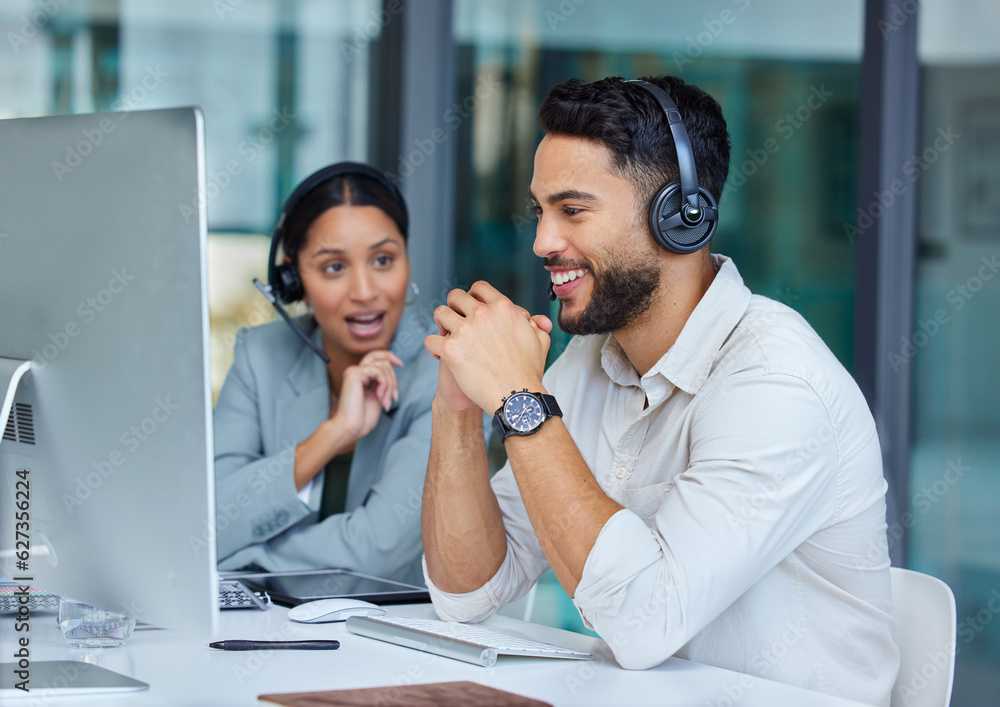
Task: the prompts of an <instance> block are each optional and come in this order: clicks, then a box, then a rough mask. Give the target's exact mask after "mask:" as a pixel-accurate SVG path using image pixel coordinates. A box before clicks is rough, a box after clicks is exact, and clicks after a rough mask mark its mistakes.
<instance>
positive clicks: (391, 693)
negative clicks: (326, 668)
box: [257, 682, 552, 707]
mask: <svg viewBox="0 0 1000 707" xmlns="http://www.w3.org/2000/svg"><path fill="white" fill-rule="evenodd" d="M257 699H258V700H260V702H262V703H263V704H275V705H281V706H282V707H468V706H469V705H476V707H552V704H551V703H549V702H542V701H541V700H533V699H531V698H530V697H523V696H521V695H515V694H514V693H513V692H506V691H505V690H498V689H496V688H495V687H487V686H486V685H480V684H479V683H475V682H431V683H425V684H423V685H390V686H388V687H366V688H362V689H357V690H323V691H322V692H283V693H280V694H276V695H259V696H258V697H257Z"/></svg>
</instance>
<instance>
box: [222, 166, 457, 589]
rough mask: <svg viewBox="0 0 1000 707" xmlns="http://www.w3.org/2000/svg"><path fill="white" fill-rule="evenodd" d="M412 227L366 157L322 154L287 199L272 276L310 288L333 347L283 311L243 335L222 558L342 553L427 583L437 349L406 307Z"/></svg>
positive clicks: (233, 386) (245, 560) (320, 559)
mask: <svg viewBox="0 0 1000 707" xmlns="http://www.w3.org/2000/svg"><path fill="white" fill-rule="evenodd" d="M406 237H407V213H406V206H405V204H404V203H403V200H402V196H401V195H400V194H399V192H398V191H396V189H395V187H393V186H392V185H391V184H390V183H389V182H388V181H387V180H386V178H385V177H384V176H383V175H382V174H381V173H379V172H377V171H375V170H374V169H373V168H371V167H368V166H367V165H360V164H355V163H340V164H338V165H333V166H332V167H327V168H325V169H324V170H320V171H319V172H317V173H316V174H314V175H312V176H311V177H309V178H308V179H306V180H305V181H304V182H303V183H302V185H300V186H299V188H298V189H297V190H296V192H295V193H293V195H292V196H291V197H290V198H289V200H288V202H287V203H286V210H285V213H284V214H283V216H282V219H281V220H280V221H279V226H278V228H277V229H276V232H275V234H274V238H275V239H276V242H275V246H277V242H278V241H279V240H280V245H281V246H282V249H283V251H284V253H285V257H284V263H285V265H284V266H283V267H281V268H272V274H271V277H270V279H271V281H272V282H271V285H272V286H274V285H275V282H274V280H275V278H276V277H278V279H279V280H280V281H281V283H279V284H278V286H277V288H278V289H279V292H280V293H281V294H283V295H284V296H283V297H282V299H284V301H292V300H295V299H299V298H301V299H303V300H304V301H305V302H306V303H307V304H309V306H310V308H311V310H312V314H311V316H309V317H307V318H305V319H304V320H300V321H303V322H304V324H305V327H306V332H307V333H308V335H309V337H310V338H311V340H312V341H314V342H315V343H316V344H318V345H319V346H320V347H322V350H323V351H324V352H325V353H326V355H327V357H328V358H329V363H328V364H326V363H324V362H323V360H322V359H321V358H320V357H319V356H318V355H317V354H316V353H314V351H313V350H311V349H310V348H309V347H308V346H307V345H306V344H305V343H304V342H303V341H302V340H301V339H300V338H299V337H298V336H297V335H296V333H295V332H294V331H292V329H291V328H289V327H288V326H287V325H286V324H285V323H284V322H282V321H277V322H272V323H270V324H266V325H263V326H259V327H255V328H253V329H244V330H241V331H240V332H239V334H238V335H237V338H236V347H235V356H234V358H235V360H234V362H233V366H232V368H231V369H230V371H229V374H228V375H227V376H226V381H225V383H224V384H223V386H222V390H221V392H220V394H219V399H218V402H217V404H216V407H215V454H216V456H215V469H216V489H217V490H216V493H217V496H218V498H217V509H218V520H217V522H218V533H217V538H218V551H219V558H220V562H219V567H220V569H224V570H233V569H241V568H245V567H254V568H262V569H264V570H267V571H282V570H291V569H314V568H326V567H341V568H346V569H353V570H357V571H362V572H365V573H366V574H373V575H377V576H381V577H387V578H391V579H397V580H400V581H406V582H411V583H416V584H421V585H422V584H423V580H422V573H421V570H420V551H421V543H420V499H421V494H422V489H423V481H424V473H425V471H426V468H427V457H428V454H429V450H430V439H431V401H432V400H433V398H434V391H435V387H436V384H437V362H436V361H435V360H434V358H433V357H432V356H431V355H430V354H428V353H427V352H426V350H425V349H424V347H423V339H424V336H425V335H426V334H427V333H428V332H427V331H424V330H422V329H421V328H420V327H419V326H418V325H417V323H416V322H415V321H414V319H413V318H412V317H411V316H410V315H408V314H406V313H405V312H404V308H405V304H406V299H407V293H408V292H410V291H411V290H414V291H415V286H412V285H411V283H410V261H409V258H408V256H407V250H406V245H407V243H406ZM274 250H275V249H274V248H272V253H273V252H274ZM282 270H283V271H284V272H283V273H280V271H282ZM275 273H279V274H278V275H277V276H276V275H275Z"/></svg>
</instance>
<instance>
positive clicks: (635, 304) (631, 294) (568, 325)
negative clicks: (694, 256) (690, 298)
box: [559, 257, 660, 335]
mask: <svg viewBox="0 0 1000 707" xmlns="http://www.w3.org/2000/svg"><path fill="white" fill-rule="evenodd" d="M590 274H591V277H593V278H594V286H593V290H592V292H591V295H590V302H589V303H588V304H587V307H586V308H585V309H584V310H583V311H582V312H581V313H580V314H578V315H577V316H575V317H569V316H566V315H565V314H564V313H563V306H562V303H561V302H560V304H559V328H560V329H562V330H563V331H564V332H566V333H567V334H575V335H586V334H609V333H611V332H613V331H616V330H618V329H622V328H624V327H625V326H627V325H629V324H631V323H632V322H634V321H636V320H637V319H638V318H639V317H640V316H642V315H643V313H645V312H646V311H647V310H648V309H649V308H650V306H652V304H653V302H654V301H655V299H656V295H657V291H658V290H659V288H660V270H659V268H656V267H652V266H647V265H637V264H632V263H628V262H626V261H624V260H623V259H621V258H620V257H617V258H612V259H609V261H608V265H607V266H605V267H603V268H602V269H601V272H600V274H598V273H597V272H595V271H594V270H593V269H591V270H590Z"/></svg>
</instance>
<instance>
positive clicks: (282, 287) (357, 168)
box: [267, 162, 410, 303]
mask: <svg viewBox="0 0 1000 707" xmlns="http://www.w3.org/2000/svg"><path fill="white" fill-rule="evenodd" d="M350 174H359V175H362V176H366V177H370V178H372V179H374V180H375V181H376V182H378V183H379V184H381V185H382V186H384V187H385V188H386V189H388V190H389V193H390V194H391V195H392V198H393V199H395V201H396V203H397V204H399V207H400V209H401V210H402V212H403V224H402V226H403V228H402V236H403V240H404V241H405V240H406V239H407V232H408V230H409V224H410V216H409V211H408V210H407V208H406V201H405V200H404V199H403V195H402V194H401V193H400V191H399V189H398V188H397V187H396V185H395V184H393V183H392V181H391V180H390V179H389V178H388V177H387V176H386V175H385V174H384V173H383V172H382V171H381V170H378V169H376V168H374V167H372V166H371V165H367V164H363V163H361V162H337V163H336V164H332V165H328V166H326V167H323V168H322V169H320V170H317V171H316V172H313V173H312V174H310V175H309V176H308V177H306V178H305V179H303V180H302V182H301V183H300V184H299V185H298V186H297V187H295V190H294V191H293V192H292V193H291V195H290V196H289V197H288V199H286V200H285V204H284V206H283V207H282V209H281V214H280V215H279V216H278V223H277V225H275V227H274V232H273V233H272V234H271V251H270V255H269V259H268V265H267V284H268V285H270V287H271V289H272V292H273V293H274V295H275V296H276V297H277V298H278V299H279V300H281V301H282V302H285V303H287V302H293V301H295V299H297V297H293V298H291V299H289V295H290V294H291V293H290V292H289V288H288V286H287V283H286V282H285V278H282V277H281V273H280V271H279V268H280V267H281V266H280V265H279V264H278V263H277V262H275V261H276V259H277V257H278V246H279V245H280V244H281V239H282V238H283V237H284V229H285V222H286V221H287V220H288V215H289V214H291V213H292V212H293V211H294V210H295V207H296V206H298V204H299V202H300V201H302V200H303V199H304V198H305V197H306V195H308V194H309V193H310V192H311V191H312V190H313V189H315V188H316V187H318V186H319V185H320V184H322V183H323V182H327V181H330V180H331V179H336V178H337V177H341V176H344V175H350Z"/></svg>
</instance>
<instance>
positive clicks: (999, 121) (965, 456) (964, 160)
mask: <svg viewBox="0 0 1000 707" xmlns="http://www.w3.org/2000/svg"><path fill="white" fill-rule="evenodd" d="M969 18H976V19H975V21H974V22H970V21H968V20H969ZM919 22H920V24H919V44H918V52H919V59H920V64H921V75H922V86H921V89H922V101H921V102H922V109H921V116H920V118H921V130H920V133H919V135H920V137H919V143H918V145H917V154H915V155H913V156H912V158H911V159H910V160H908V161H907V162H906V163H904V164H903V165H901V166H900V168H899V174H898V175H897V177H898V178H899V180H900V181H901V182H902V183H903V184H905V185H906V186H907V188H913V189H918V190H919V192H918V193H919V199H918V210H919V212H918V251H917V256H918V260H917V272H916V292H915V298H916V299H915V301H914V321H913V325H912V330H911V333H910V336H908V337H906V338H905V339H903V340H901V341H899V342H896V347H895V348H894V349H893V350H891V352H890V353H889V356H890V361H889V362H890V364H891V365H892V367H893V370H898V371H899V373H900V374H901V375H902V374H904V373H905V372H906V371H907V370H912V378H913V441H912V462H911V470H910V498H909V508H908V509H905V510H906V511H907V512H906V513H904V514H902V515H901V516H900V517H899V518H890V519H889V523H890V526H889V531H890V532H889V542H894V540H895V538H898V537H899V534H900V532H901V530H902V529H903V528H909V529H910V563H911V566H912V567H913V569H916V570H920V571H922V572H927V573H930V574H933V575H936V576H938V577H941V578H942V579H944V580H945V581H946V582H948V584H949V585H950V586H951V588H952V590H953V591H954V592H955V599H956V603H957V608H958V622H959V624H958V636H957V645H956V672H955V690H954V697H953V700H952V704H953V705H956V707H958V706H964V705H984V706H985V705H993V704H996V696H997V695H998V694H1000V676H998V673H997V670H996V666H997V664H998V662H1000V620H998V618H1000V617H998V616H997V611H998V610H1000V520H998V516H997V512H996V508H997V498H998V497H1000V468H998V466H997V459H998V458H1000V409H998V406H997V400H998V397H1000V371H998V369H997V365H996V362H997V360H998V359H1000V328H998V326H997V315H996V313H997V311H998V309H1000V277H998V276H997V275H998V273H1000V263H998V258H1000V182H998V174H997V165H998V164H1000V47H998V45H997V43H996V36H997V34H998V32H1000V12H998V8H997V6H996V4H995V3H992V2H975V1H973V0H964V1H963V2H948V3H945V2H943V0H935V1H934V2H930V1H929V2H927V3H925V4H923V5H921V9H920V17H919Z"/></svg>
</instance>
